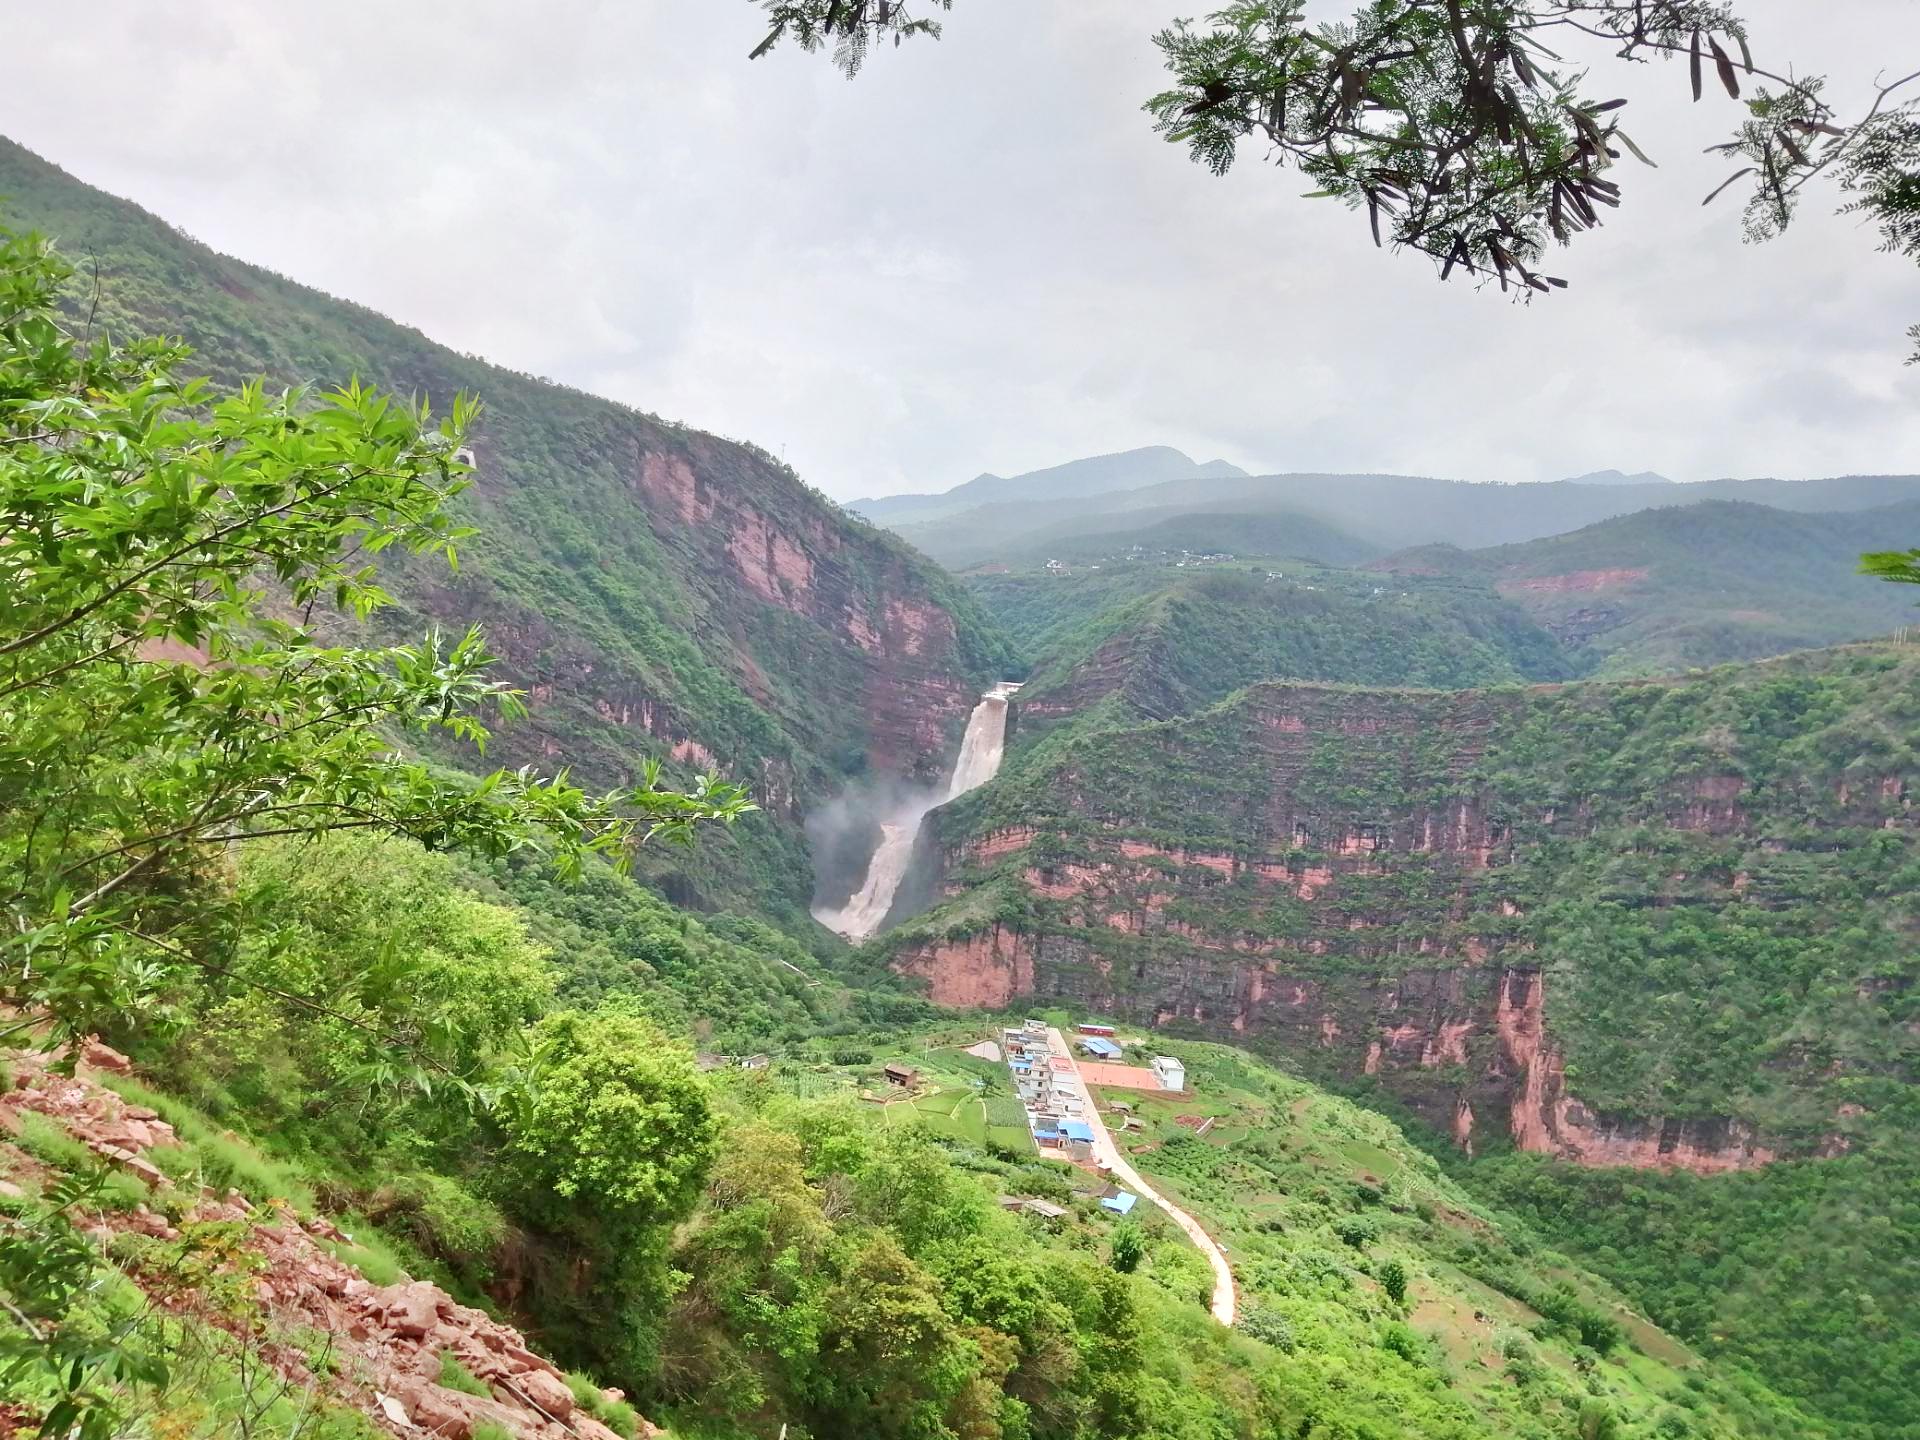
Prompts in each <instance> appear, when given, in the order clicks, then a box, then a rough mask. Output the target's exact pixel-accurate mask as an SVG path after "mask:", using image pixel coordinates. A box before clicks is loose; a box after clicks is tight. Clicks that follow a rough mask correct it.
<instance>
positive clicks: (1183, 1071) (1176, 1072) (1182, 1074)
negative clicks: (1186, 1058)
mask: <svg viewBox="0 0 1920 1440" xmlns="http://www.w3.org/2000/svg"><path fill="white" fill-rule="evenodd" d="M1153 1073H1154V1075H1155V1076H1156V1077H1157V1078H1158V1079H1159V1081H1160V1088H1161V1089H1162V1090H1184V1089H1186V1088H1187V1067H1186V1066H1184V1065H1182V1064H1181V1063H1180V1062H1179V1061H1178V1060H1176V1059H1174V1058H1173V1056H1171V1055H1156V1056H1154V1057H1153Z"/></svg>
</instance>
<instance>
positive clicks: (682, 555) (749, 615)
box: [0, 140, 1007, 923]
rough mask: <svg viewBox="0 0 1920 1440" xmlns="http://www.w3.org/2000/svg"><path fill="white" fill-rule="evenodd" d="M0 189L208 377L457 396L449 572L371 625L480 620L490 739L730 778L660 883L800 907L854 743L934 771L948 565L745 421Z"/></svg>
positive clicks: (70, 188) (629, 768)
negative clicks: (577, 386)
mask: <svg viewBox="0 0 1920 1440" xmlns="http://www.w3.org/2000/svg"><path fill="white" fill-rule="evenodd" d="M0 197H5V199H4V207H5V208H4V215H5V217H6V218H7V219H8V220H9V221H10V222H11V223H12V224H13V225H15V226H16V227H21V228H35V229H39V230H41V231H44V232H46V233H48V234H50V235H52V236H53V237H55V238H56V239H57V240H58V241H59V242H60V243H61V244H62V245H63V247H64V248H65V249H67V250H68V251H69V252H70V253H72V254H74V255H76V256H90V257H93V258H94V259H97V261H98V265H99V283H98V292H97V295H96V294H95V293H94V292H93V290H92V288H91V286H92V281H91V274H89V279H88V289H87V291H86V293H84V294H82V293H77V292H76V294H75V295H74V297H73V304H74V306H75V307H76V308H77V309H79V308H84V310H85V311H86V313H88V314H90V315H91V316H92V321H93V324H94V326H95V329H96V332H106V333H110V334H112V335H114V336H115V337H117V338H121V339H126V338H131V337H133V336H138V335H144V334H152V333H174V334H180V335H183V336H184V337H185V338H186V339H187V340H188V341H189V342H190V343H191V344H192V345H193V346H194V347H195V348H196V350H197V352H198V353H197V359H196V362H195V363H196V364H197V365H199V366H203V367H204V368H205V369H206V370H207V371H208V372H209V373H211V374H212V375H214V376H215V377H216V378H218V379H221V380H223V381H229V382H231V381H235V380H238V379H241V378H244V377H248V376H252V375H256V374H260V375H266V376H268V377H271V378H272V379H273V380H276V381H279V382H281V383H287V384H295V383H298V384H307V383H312V384H317V385H321V386H326V385H331V384H339V383H343V382H345V381H346V380H347V379H349V378H350V377H352V376H355V375H358V376H359V377H360V378H362V379H363V380H367V381H370V382H375V383H378V384H381V385H383V386H386V387H388V388H391V389H393V390H395V391H398V392H399V393H400V394H402V395H408V394H411V395H416V396H420V397H428V398H431V399H432V400H433V401H434V402H435V403H436V404H439V405H441V406H444V405H445V404H447V403H448V402H449V401H451V400H452V398H453V396H454V394H455V393H456V392H458V391H467V392H470V393H472V394H475V395H478V396H479V397H480V398H481V399H482V400H483V402H484V403H485V405H486V407H487V409H486V412H485V415H484V418H483V420H482V422H481V425H480V428H479V432H478V435H477V437H476V441H475V445H474V451H475V456H474V459H475V464H476V467H477V468H476V476H475V484H474V486H473V488H472V489H471V490H470V491H469V492H468V494H467V495H466V496H465V497H463V500H462V505H463V507H464V513H465V517H466V518H467V519H468V520H469V521H470V522H471V523H472V524H473V525H474V526H475V527H476V530H477V533H476V534H475V535H474V536H473V537H472V538H471V539H469V540H468V541H466V542H465V544H464V545H463V547H462V557H461V558H462V563H461V566H460V569H459V571H458V573H457V574H453V575H449V574H448V573H447V572H446V571H445V569H444V568H439V569H435V568H434V567H432V566H428V565H410V564H407V563H405V562H403V561H399V560H395V559H392V558H391V557H389V560H388V564H387V567H386V571H385V578H386V581H387V583H388V584H389V586H390V587H391V588H393V589H394V590H395V592H396V593H397V594H398V596H399V597H400V599H401V601H402V604H401V605H400V606H399V607H397V611H396V612H392V613H390V619H389V627H390V628H391V629H393V630H396V631H410V630H417V629H418V628H419V627H421V626H423V625H424V624H425V623H427V622H431V621H437V622H440V623H443V624H445V625H447V626H449V627H456V628H464V627H465V626H466V625H467V624H468V623H470V622H472V621H475V620H478V621H481V622H483V623H484V624H485V625H486V627H487V630H488V634H489V639H490V641H491V642H492V644H493V647H494V648H495V650H496V651H497V652H498V653H500V654H501V655H502V657H503V659H504V661H505V662H506V665H507V669H508V672H509V674H511V675H512V677H513V678H514V679H516V680H517V681H519V682H520V683H521V684H523V685H524V686H525V687H526V688H528V689H529V691H530V692H531V698H532V703H533V714H532V717H531V720H530V721H529V722H528V723H526V724H523V725H520V726H517V727H514V728H512V729H510V730H508V731H505V732H503V734H502V735H501V736H500V737H499V739H498V741H497V743H496V746H495V748H494V751H493V755H494V757H495V758H496V760H500V761H506V762H508V763H514V764H518V763H521V762H524V761H536V762H538V763H540V764H542V765H544V766H547V767H552V766H554V765H555V764H567V765H571V766H573V767H574V768H575V769H576V770H577V771H578V772H579V773H581V774H582V775H583V776H585V777H587V778H589V779H591V780H593V781H595V782H600V783H610V782H616V781H619V780H621V779H625V778H628V777H631V776H632V775H633V774H634V772H635V770H636V768H637V766H638V765H639V763H640V762H641V761H642V760H643V759H644V758H646V757H647V756H649V755H652V756H659V757H663V758H665V757H671V759H672V761H673V762H674V764H675V768H676V769H677V770H678V771H679V772H680V773H682V774H684V773H686V772H687V771H689V770H692V769H697V768H703V767H705V766H707V765H715V766H718V767H719V768H721V769H723V770H724V771H726V772H728V773H729V774H730V775H732V776H733V777H735V778H738V779H742V780H744V781H746V782H747V783H749V784H750V785H751V787H752V788H753V790H754V791H755V794H756V798H757V799H758V800H759V802H760V804H761V805H762V806H763V807H764V810H763V813H762V815H760V816H758V817H755V818H754V819H753V820H752V821H750V822H748V823H747V824H745V825H743V826H741V827H739V828H738V829H737V831H736V832H735V833H734V834H733V835H731V836H729V837H727V838H725V839H723V840H720V841H718V842H717V843H716V844H714V845H713V846H710V847H708V848H707V849H706V850H704V851H702V852H700V853H699V854H697V855H689V856H680V857H670V858H669V859H667V860H662V861H659V862H658V863H657V865H656V869H655V871H654V878H655V879H656V880H658V881H660V882H661V883H663V884H664V885H665V886H666V887H667V888H668V890H669V892H670V893H672V894H674V895H676V896H678V897H679V898H682V899H697V900H701V901H704V902H713V901H725V900H733V901H740V900H743V899H750V900H751V901H752V902H753V903H756V904H758V905H761V906H763V907H766V908H768V909H770V910H772V911H774V912H776V913H780V914H783V915H787V916H791V917H794V918H796V919H799V920H801V921H802V922H803V917H804V909H805V904H806V900H807V895H808V891H809V888H810V882H809V877H808V866H807V860H806V852H805V848H804V845H803V844H802V842H801V839H800V835H799V827H798V817H799V815H800V813H801V812H802V811H803V810H804V808H805V807H806V805H807V804H808V802H809V801H811V800H814V799H817V798H818V797H820V796H822V795H824V794H826V793H830V792H831V791H832V790H834V789H835V788H837V787H838V785H839V784H840V783H841V782H842V780H843V778H844V776H845V774H846V773H847V772H849V771H857V770H861V769H864V768H866V767H867V766H869V765H871V766H873V767H875V768H880V769H888V770H901V771H917V770H927V771H931V770H933V769H936V768H938V765H939V764H940V763H941V760H942V752H943V750H944V749H945V748H946V746H947V745H948V744H949V743H950V742H951V741H952V740H953V739H954V738H955V737H956V736H957V733H958V728H959V727H960V726H961V725H962V724H964V721H965V717H966V714H967V712H968V710H969V709H970V708H971V706H972V703H973V699H974V697H975V695H976V694H977V693H978V690H979V688H980V687H981V686H982V685H984V684H985V683H987V682H989V681H991V680H992V679H994V678H996V676H997V674H998V672H999V670H1000V669H1001V667H1002V665H1003V663H1004V661H1005V659H1006V658H1007V652H1006V649H1005V645H1004V642H1003V641H1002V640H1001V638H1000V637H999V636H998V635H997V633H996V632H995V631H994V630H993V628H992V627H991V625H990V624H989V623H988V622H986V621H985V620H984V619H983V618H982V617H981V616H980V615H979V613H978V611H977V609H976V608H975V606H974V605H973V603H972V601H971V600H970V598H969V597H968V596H967V595H966V593H965V592H964V590H962V589H961V588H960V587H959V586H958V585H956V584H954V583H953V582H952V581H950V580H949V579H948V578H947V577H946V576H945V575H943V574H942V573H941V572H940V571H939V570H938V569H937V568H936V567H934V566H932V565H930V564H928V563H927V562H925V561H924V560H922V559H921V558H920V557H919V556H917V555H916V554H914V553H913V552H912V551H911V550H909V549H908V548H907V547H906V546H905V545H903V544H902V543H900V542H899V541H898V540H896V539H894V538H893V537H892V536H890V535H887V534H885V533H884V532H881V531H879V530H876V529H874V528H873V527H871V526H869V525H867V524H866V523H865V522H863V521H859V520H857V519H854V518H851V517H849V516H847V515H845V514H844V513H842V512H841V511H840V510H839V509H838V508H837V507H835V506H834V505H833V504H831V502H828V501H826V500H825V499H823V498H822V497H821V496H819V495H818V494H817V493H815V492H814V491H812V490H811V489H810V488H809V487H808V486H806V485H805V484H804V483H802V482H801V481H800V479H799V478H798V477H797V476H796V475H794V474H793V473H792V472H791V471H789V470H787V469H785V468H784V467H783V466H782V465H780V464H779V463H778V462H777V461H775V460H774V459H773V458H772V457H770V456H768V455H766V454H765V453H764V452H762V451H759V450H758V449H756V448H755V447H753V446H751V445H745V444H739V443H735V442H731V441H726V440H721V439H718V438H716V437H713V436H710V435H705V434H702V433H700V432H697V431H693V430H688V429H685V428H683V427H680V426H676V425H672V424H669V423H667V422H664V421H662V420H660V419H658V418H657V417H654V416H650V415H645V414H641V413H638V412H635V411H633V410H630V409H627V408H626V407H623V406H620V405H616V404H614V403H612V402H610V401H606V400H601V399H598V398H596V397H593V396H590V395H585V394H581V393H579V392H577V391H572V390H567V389H564V388H562V387H559V386H556V385H553V384H550V383H547V382H544V381H540V380H536V379H534V378H532V377H529V376H524V375H517V374H513V373H511V372H508V371H505V370H502V369H500V368H498V367H496V366H492V365H488V364H486V363H485V362H484V361H481V360H478V359H474V358H472V357H469V356H463V355H458V354H455V353H454V352H453V351H450V350H448V349H446V348H445V347H444V346H440V345H436V344H435V343H433V341H431V340H430V339H428V338H427V337H426V336H424V335H421V334H420V333H419V332H417V331H413V330H409V329H406V328H405V327H402V326H399V325H396V324H394V323H392V322H391V321H389V320H387V319H385V318H384V317H382V316H379V315H376V314H374V313H373V312H372V311H369V310H366V309H364V308H362V307H360V306H357V305H354V304H351V303H349V302H346V301H341V300H336V299H334V298H332V297H330V296H327V295H323V294H320V293H319V292H317V291H314V290H310V289H308V288H306V287H304V286H301V285H297V284H295V283H293V282H291V281H289V280H286V279H284V278H282V277H280V276H277V275H274V274H271V273H269V272H267V271H265V270H262V269H260V268H258V267H256V266H252V265H247V264H245V263H242V262H240V261H237V260H232V259H229V258H227V257H224V256H220V255H217V254H215V253H214V252H212V251H211V250H209V249H207V248H206V247H205V246H202V245H200V244H197V243H196V242H194V241H193V240H191V239H190V238H188V237H187V236H185V235H182V234H181V233H180V232H179V231H177V230H174V229H173V228H171V227H170V226H168V225H167V224H166V223H165V222H164V221H163V220H160V219H158V218H156V217H154V216H152V215H150V214H148V213H146V212H145V211H143V210H140V209H139V208H137V207H136V206H133V205H130V204H127V203H126V202H124V201H120V200H116V199H114V198H113V197H111V196H108V195H105V194H102V193H101V192H99V191H97V190H94V189H91V188H90V187H88V186H86V185H84V184H82V183H81V182H80V181H78V180H76V179H74V178H73V177H71V176H68V175H66V174H65V173H63V172H62V171H60V170H58V169H57V168H55V167H54V166H51V165H49V164H47V163H46V162H44V161H42V160H40V159H38V158H37V157H35V156H33V155H31V154H30V153H28V152H27V151H25V150H23V149H21V148H20V147H18V146H16V145H14V144H12V143H11V142H8V141H5V140H0ZM88 269H89V272H90V271H91V263H89V266H88ZM452 758H454V759H457V760H464V759H466V758H469V757H466V756H462V755H459V754H454V755H452ZM803 923H804V922H803Z"/></svg>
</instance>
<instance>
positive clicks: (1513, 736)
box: [893, 647, 1920, 1171]
mask: <svg viewBox="0 0 1920 1440" xmlns="http://www.w3.org/2000/svg"><path fill="white" fill-rule="evenodd" d="M1916 735H1920V651H1915V650H1914V649H1912V648H1911V647H1907V648H1905V649H1891V648H1889V649H1880V650H1875V649H1872V648H1859V649H1850V650H1845V651H1837V652H1825V653H1822V654H1818V655H1811V656H1803V657H1795V658H1793V659H1789V660H1785V661H1780V662H1772V663H1770V664H1767V665H1761V666H1750V667H1737V668H1729V669H1727V670H1722V671H1714V672H1709V673H1708V674H1706V675H1704V676H1701V677H1697V678H1690V679H1687V680H1683V681H1674V682H1643V683H1635V684H1627V685H1613V686H1609V685H1580V686H1566V687H1536V688H1533V689H1518V688H1515V689H1507V690H1500V691H1485V692H1454V693H1420V692H1404V691H1403V692H1387V691H1366V690H1346V689H1334V688H1325V687H1311V686H1289V685H1263V686H1257V687H1254V688H1253V689H1252V690H1249V691H1247V692H1245V693H1244V694H1242V695H1241V696H1239V697H1237V698H1236V699H1234V700H1232V701H1230V702H1228V703H1227V704H1225V705H1222V706H1220V707H1217V708H1216V709H1214V710H1211V711H1208V712H1205V713H1204V714H1202V715H1199V716H1195V717H1191V718H1188V719H1184V720H1178V721H1172V722H1168V723H1165V724H1159V725H1147V726H1141V727H1136V728H1133V729H1126V730H1112V731H1107V732H1104V733H1100V734H1093V735H1084V736H1080V737H1077V738H1075V739H1073V740H1072V741H1070V742H1069V743H1067V744H1065V745H1064V746H1060V747H1059V748H1058V753H1057V754H1055V755H1054V756H1052V757H1051V758H1050V759H1049V760H1048V761H1047V763H1045V764H1044V765H1042V766H1039V767H1034V766H1029V767H1026V768H1025V769H1024V770H1023V769H1021V768H1020V767H1018V766H1016V767H1015V769H1014V772H1013V773H1012V774H1011V775H1010V776H1008V777H1007V778H1006V779H1005V780H1003V782H1002V783H1001V784H1000V785H999V786H996V787H994V788H993V789H991V790H990V791H989V792H987V793H986V794H985V795H983V796H982V797H980V798H979V800H977V801H976V802H975V803H973V804H972V805H971V806H969V807H967V808H965V809H963V810H961V811H960V812H959V813H958V814H956V815H953V816H949V817H947V823H946V824H945V826H944V829H943V849H942V859H943V866H942V879H941V881H940V886H939V889H940V890H941V892H942V893H944V894H945V895H947V896H948V897H950V898H949V900H948V903H947V904H946V905H945V906H944V907H940V908H936V909H934V910H932V911H931V912H929V914H927V915H926V916H925V917H923V918H922V919H921V920H920V921H918V922H916V923H915V924H913V925H911V926H909V927H907V928H905V929H903V930H902V931H901V932H900V933H899V934H898V935H897V936H896V937H895V938H894V940H893V945H894V963H895V966H896V968H897V969H899V970H900V971H901V972H903V973H907V974H912V975H917V976H921V977H924V978H925V979H926V981H927V983H928V985H929V989H930V991H931V993H932V995H933V996H934V998H936V999H938V1000H942V1001H944V1002H946V1003H953V1004H992V1005H1004V1004H1014V1003H1021V1002H1023V1001H1024V998H1025V997H1028V996H1034V997H1040V998H1042V999H1047V1000H1055V1001H1059V1002H1063V1003H1068V1004H1071V1005H1073V1006H1075V1007H1076V1008H1084V1009H1087V1010H1092V1011H1098V1012H1101V1013H1109V1014H1115V1015H1123V1016H1126V1017H1129V1018H1131V1019H1134V1020H1137V1021H1140V1022H1142V1023H1149V1024H1153V1025H1157V1026H1162V1027H1166V1028H1168V1029H1170V1030H1175V1031H1186V1032H1191V1033H1203V1034H1208V1035H1215V1036H1221V1037H1226V1038H1232V1039H1235V1040H1236V1041H1238V1042H1239V1043H1244V1044H1247V1045H1249V1046H1251V1047H1253V1048H1256V1049H1259V1050H1262V1051H1265V1052H1267V1053H1271V1054H1277V1055H1283V1056H1286V1057H1289V1058H1290V1059H1292V1060H1293V1061H1294V1062H1295V1063H1296V1064H1298V1065H1300V1066H1301V1067H1302V1068H1303V1069H1306V1070H1307V1071H1308V1072H1310V1073H1313V1074H1317V1075H1320V1076H1324V1077H1327V1078H1332V1079H1337V1080H1340V1081H1343V1082H1345V1083H1348V1084H1352V1085H1360V1086H1367V1085H1374V1086H1379V1087H1381V1088H1383V1089H1385V1090H1387V1091H1389V1092H1390V1093H1392V1094H1393V1095H1394V1096H1396V1097H1398V1099H1399V1100H1400V1101H1401V1102H1403V1103H1404V1104H1406V1105H1407V1106H1409V1107H1411V1108H1413V1109H1414V1110H1416V1111H1417V1112H1418V1113H1420V1114H1421V1115H1422V1116H1423V1117H1424V1118H1425V1119H1427V1120H1428V1121H1429V1122H1430V1123H1432V1124H1433V1125H1435V1126H1437V1127H1439V1128H1441V1129H1443V1130H1445V1131H1447V1132H1449V1133H1451V1134H1453V1135H1454V1136H1455V1137H1456V1139H1458V1140H1459V1141H1460V1142H1461V1143H1463V1144H1468V1145H1473V1146H1485V1145H1488V1144H1513V1145H1517V1146H1519V1147H1521V1148H1523V1149H1529V1150H1538V1151H1545V1152H1552V1153H1556V1154H1562V1155H1566V1156H1569V1157H1572V1158H1577V1159H1584V1160H1589V1161H1592V1162H1595V1163H1608V1164H1634V1165H1647V1166H1672V1167H1684V1168H1688V1169H1693V1170H1699V1171H1712V1170H1719V1169H1729V1168H1739V1167H1744V1166H1750V1165H1755V1164H1760V1163H1764V1162H1765V1161H1767V1160H1768V1159H1771V1158H1773V1157H1774V1156H1775V1155H1777V1154H1807V1153H1833V1152H1834V1151H1836V1150H1838V1149H1843V1148H1845V1147H1846V1146H1847V1145H1849V1144H1850V1143H1851V1139H1850V1137H1851V1136H1852V1135H1854V1134H1856V1133H1858V1132H1859V1131H1860V1130H1861V1128H1862V1127H1865V1126H1870V1125H1871V1124H1872V1115H1873V1113H1874V1112H1875V1110H1876V1109H1877V1108H1879V1107H1881V1106H1884V1105H1888V1104H1895V1103H1899V1102H1900V1101H1901V1099H1902V1098H1903V1096H1904V1095H1905V1093H1906V1087H1907V1086H1908V1085H1909V1084H1911V1083H1912V1082H1913V1081H1914V1080H1915V1078H1916V1075H1917V1074H1920V1019H1916V1012H1915V1004H1914V1002H1915V992H1914V981H1915V968H1916V961H1915V949H1916V944H1915V942H1916V937H1917V936H1920V924H1917V922H1916V918H1915V893H1916V890H1920V840H1917V838H1916V837H1917V835H1920V818H1917V817H1916V814H1915V811H1914V808H1913V797H1914V791H1915V785H1916V775H1917V774H1920V769H1917V768H1916V758H1915V751H1914V743H1915V737H1916Z"/></svg>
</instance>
